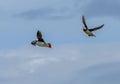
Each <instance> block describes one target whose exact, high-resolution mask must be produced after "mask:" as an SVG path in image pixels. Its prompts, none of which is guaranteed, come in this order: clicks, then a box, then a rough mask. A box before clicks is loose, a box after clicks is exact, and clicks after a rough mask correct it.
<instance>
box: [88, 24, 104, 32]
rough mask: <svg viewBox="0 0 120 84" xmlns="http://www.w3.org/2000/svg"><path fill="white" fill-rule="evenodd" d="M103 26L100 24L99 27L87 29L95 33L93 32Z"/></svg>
mask: <svg viewBox="0 0 120 84" xmlns="http://www.w3.org/2000/svg"><path fill="white" fill-rule="evenodd" d="M103 26H104V24H102V25H101V26H98V27H95V28H92V29H89V31H95V30H98V29H101V28H102V27H103Z"/></svg>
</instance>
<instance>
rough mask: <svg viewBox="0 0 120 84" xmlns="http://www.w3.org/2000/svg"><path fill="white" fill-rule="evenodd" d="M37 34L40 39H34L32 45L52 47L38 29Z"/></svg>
mask: <svg viewBox="0 0 120 84" xmlns="http://www.w3.org/2000/svg"><path fill="white" fill-rule="evenodd" d="M36 36H37V39H38V40H33V41H32V42H31V44H32V45H34V46H36V45H37V46H40V47H48V48H51V47H52V46H51V43H46V42H45V41H44V39H43V37H42V33H41V32H40V31H39V30H38V31H37V34H36Z"/></svg>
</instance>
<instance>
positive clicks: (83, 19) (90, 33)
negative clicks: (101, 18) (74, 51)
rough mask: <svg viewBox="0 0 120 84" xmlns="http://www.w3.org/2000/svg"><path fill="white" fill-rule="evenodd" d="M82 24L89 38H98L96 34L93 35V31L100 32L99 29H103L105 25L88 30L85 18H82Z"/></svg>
mask: <svg viewBox="0 0 120 84" xmlns="http://www.w3.org/2000/svg"><path fill="white" fill-rule="evenodd" d="M82 22H83V24H84V27H83V31H84V32H85V33H86V34H87V35H88V36H94V37H96V35H95V34H93V33H92V31H95V30H98V29H101V28H102V27H103V26H104V24H102V25H101V26H98V27H95V28H92V29H88V27H87V25H86V21H85V17H84V16H82Z"/></svg>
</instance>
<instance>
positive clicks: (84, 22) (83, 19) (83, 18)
mask: <svg viewBox="0 0 120 84" xmlns="http://www.w3.org/2000/svg"><path fill="white" fill-rule="evenodd" d="M82 22H83V24H84V26H85V27H86V28H88V27H87V25H86V21H85V17H84V16H82Z"/></svg>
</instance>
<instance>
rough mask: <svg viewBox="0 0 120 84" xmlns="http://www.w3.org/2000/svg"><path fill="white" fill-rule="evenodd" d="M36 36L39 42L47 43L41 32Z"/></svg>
mask: <svg viewBox="0 0 120 84" xmlns="http://www.w3.org/2000/svg"><path fill="white" fill-rule="evenodd" d="M36 36H37V38H38V41H40V42H44V43H45V41H44V39H43V38H42V33H41V32H40V31H39V30H38V31H37V35H36Z"/></svg>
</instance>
